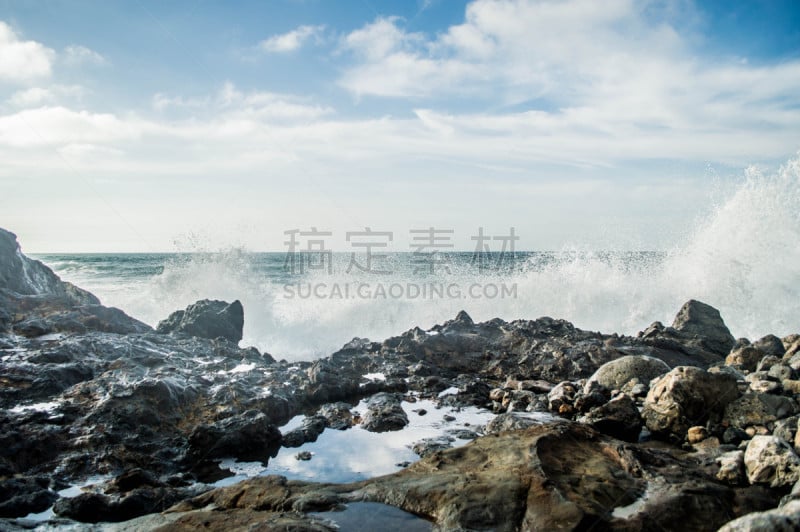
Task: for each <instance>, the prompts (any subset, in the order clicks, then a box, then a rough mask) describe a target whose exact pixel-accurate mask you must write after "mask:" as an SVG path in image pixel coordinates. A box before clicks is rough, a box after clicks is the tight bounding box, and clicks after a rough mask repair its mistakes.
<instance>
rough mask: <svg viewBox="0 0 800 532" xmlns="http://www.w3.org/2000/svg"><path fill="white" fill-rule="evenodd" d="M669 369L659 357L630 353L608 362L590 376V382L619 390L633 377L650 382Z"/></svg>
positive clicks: (643, 381)
mask: <svg viewBox="0 0 800 532" xmlns="http://www.w3.org/2000/svg"><path fill="white" fill-rule="evenodd" d="M669 370H670V367H669V366H668V365H667V364H666V363H665V362H664V361H663V360H660V359H658V358H654V357H649V356H643V355H639V356H633V355H630V356H624V357H622V358H618V359H616V360H612V361H611V362H606V363H605V364H603V365H602V366H600V367H599V368H598V370H597V371H596V372H595V373H594V374H593V375H592V376H591V377H589V381H588V382H597V383H599V384H601V385H603V386H605V387H606V388H608V389H609V390H615V389H616V390H618V389H620V388H622V386H624V385H625V384H626V383H627V382H629V381H630V380H631V379H634V378H638V379H639V380H640V382H642V383H649V382H650V381H651V380H652V379H654V378H656V377H660V376H661V375H663V374H665V373H667V372H668V371H669ZM588 382H587V385H588Z"/></svg>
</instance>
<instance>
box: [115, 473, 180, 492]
mask: <svg viewBox="0 0 800 532" xmlns="http://www.w3.org/2000/svg"><path fill="white" fill-rule="evenodd" d="M164 486H165V484H164V483H163V482H161V481H160V480H158V478H156V476H155V475H153V474H152V473H151V472H149V471H145V470H143V469H139V468H136V469H131V470H129V471H126V472H124V473H122V474H121V475H118V476H117V477H115V478H114V479H113V480H112V481H111V482H109V483H108V486H107V487H106V490H105V492H106V493H128V492H129V491H133V490H135V489H137V488H143V487H150V488H161V487H164Z"/></svg>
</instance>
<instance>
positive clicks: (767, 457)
mask: <svg viewBox="0 0 800 532" xmlns="http://www.w3.org/2000/svg"><path fill="white" fill-rule="evenodd" d="M744 464H745V468H746V470H747V478H748V480H749V481H750V483H751V484H757V483H761V484H769V485H770V486H771V487H773V488H775V487H779V486H790V485H793V484H794V483H795V482H797V481H798V480H800V458H798V456H797V455H796V454H795V452H794V450H793V449H792V447H791V445H789V444H788V443H786V442H785V441H784V440H782V439H780V438H777V437H775V436H754V437H753V439H752V440H750V443H749V444H748V445H747V450H746V451H745V453H744Z"/></svg>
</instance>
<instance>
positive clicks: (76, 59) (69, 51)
mask: <svg viewBox="0 0 800 532" xmlns="http://www.w3.org/2000/svg"><path fill="white" fill-rule="evenodd" d="M64 62H65V63H66V64H68V65H71V66H76V65H85V64H89V65H104V64H106V63H107V60H106V58H105V57H103V56H102V55H100V54H99V53H97V52H95V51H94V50H91V49H89V48H87V47H85V46H80V45H77V44H73V45H70V46H67V47H66V48H65V49H64Z"/></svg>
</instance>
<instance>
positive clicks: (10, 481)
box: [0, 235, 58, 517]
mask: <svg viewBox="0 0 800 532" xmlns="http://www.w3.org/2000/svg"><path fill="white" fill-rule="evenodd" d="M0 237H2V235H0ZM57 498H58V495H57V494H56V493H55V492H53V491H51V490H50V480H49V479H48V478H47V477H22V478H7V479H4V480H0V517H24V516H26V515H28V514H29V513H38V512H43V511H45V510H47V509H48V508H49V507H50V506H51V505H52V504H53V502H55V500H56V499H57Z"/></svg>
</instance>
